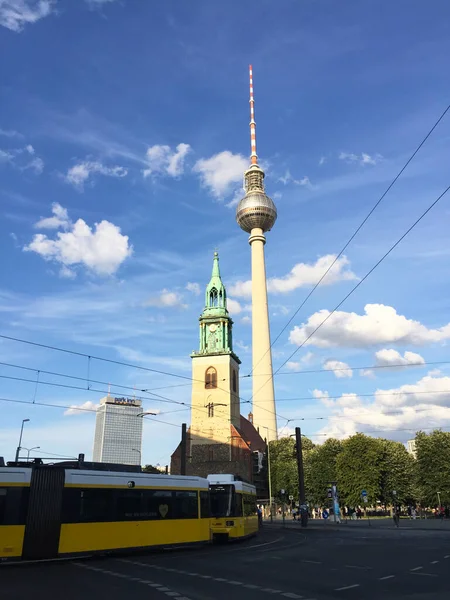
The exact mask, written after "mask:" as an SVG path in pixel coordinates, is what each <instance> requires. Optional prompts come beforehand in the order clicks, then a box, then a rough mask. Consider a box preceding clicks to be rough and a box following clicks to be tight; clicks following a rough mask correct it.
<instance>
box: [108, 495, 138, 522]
mask: <svg viewBox="0 0 450 600" xmlns="http://www.w3.org/2000/svg"><path fill="white" fill-rule="evenodd" d="M142 513H144V514H145V510H143V508H142V492H141V491H139V490H119V491H118V494H117V499H116V514H115V518H116V519H117V520H118V521H127V520H133V519H140V518H145V517H144V514H142Z"/></svg>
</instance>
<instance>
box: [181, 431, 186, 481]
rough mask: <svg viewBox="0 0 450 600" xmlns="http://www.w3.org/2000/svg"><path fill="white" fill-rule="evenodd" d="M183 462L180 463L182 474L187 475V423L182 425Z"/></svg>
mask: <svg viewBox="0 0 450 600" xmlns="http://www.w3.org/2000/svg"><path fill="white" fill-rule="evenodd" d="M180 449H181V462H180V474H181V475H186V452H187V444H186V423H183V424H182V425H181V448H180Z"/></svg>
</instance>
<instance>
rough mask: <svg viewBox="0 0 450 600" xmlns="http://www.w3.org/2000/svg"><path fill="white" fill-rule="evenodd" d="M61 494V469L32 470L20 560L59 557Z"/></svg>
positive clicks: (39, 468)
mask: <svg viewBox="0 0 450 600" xmlns="http://www.w3.org/2000/svg"><path fill="white" fill-rule="evenodd" d="M63 490H64V469H61V468H58V467H35V468H34V469H33V473H32V475H31V483H30V499H29V504H28V515H27V522H26V526H25V538H24V542H23V551H22V558H23V559H26V560H33V559H38V558H55V557H56V556H58V546H59V534H60V530H61V505H62V497H63Z"/></svg>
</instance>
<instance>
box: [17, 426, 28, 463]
mask: <svg viewBox="0 0 450 600" xmlns="http://www.w3.org/2000/svg"><path fill="white" fill-rule="evenodd" d="M29 420H30V419H22V427H21V428H20V437H19V445H18V446H17V450H16V458H15V461H14V462H16V463H17V462H19V452H20V450H21V449H22V435H23V426H24V424H25V423H28V421H29Z"/></svg>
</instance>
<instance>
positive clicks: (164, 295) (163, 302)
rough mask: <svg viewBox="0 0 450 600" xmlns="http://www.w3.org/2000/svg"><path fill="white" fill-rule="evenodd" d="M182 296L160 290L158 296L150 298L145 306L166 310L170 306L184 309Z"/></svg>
mask: <svg viewBox="0 0 450 600" xmlns="http://www.w3.org/2000/svg"><path fill="white" fill-rule="evenodd" d="M182 299H183V296H182V295H181V294H179V293H178V292H170V291H169V290H167V289H164V290H162V291H161V292H160V293H159V294H158V295H156V296H152V297H151V298H150V299H149V300H147V302H146V303H145V306H159V307H161V308H167V307H170V306H178V307H180V308H186V305H185V304H183V303H182Z"/></svg>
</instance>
